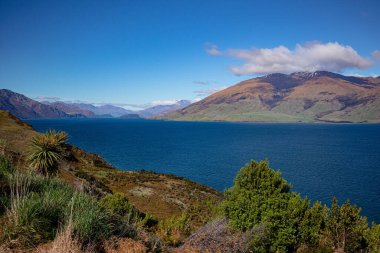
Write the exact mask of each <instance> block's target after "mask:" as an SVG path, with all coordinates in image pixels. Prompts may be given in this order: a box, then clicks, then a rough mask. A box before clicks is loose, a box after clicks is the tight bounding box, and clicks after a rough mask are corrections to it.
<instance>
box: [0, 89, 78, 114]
mask: <svg viewBox="0 0 380 253" xmlns="http://www.w3.org/2000/svg"><path fill="white" fill-rule="evenodd" d="M0 110H6V111H8V112H10V113H12V114H13V115H15V116H17V117H19V118H67V117H71V116H76V115H69V114H66V113H65V112H64V111H62V110H60V109H58V108H55V107H52V106H50V105H45V104H43V103H40V102H37V101H35V100H33V99H30V98H28V97H26V96H24V95H22V94H18V93H16V92H13V91H10V90H6V89H0Z"/></svg>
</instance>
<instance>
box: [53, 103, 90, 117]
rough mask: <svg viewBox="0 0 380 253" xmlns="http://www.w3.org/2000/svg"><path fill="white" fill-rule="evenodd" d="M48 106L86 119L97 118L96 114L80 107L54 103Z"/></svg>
mask: <svg viewBox="0 0 380 253" xmlns="http://www.w3.org/2000/svg"><path fill="white" fill-rule="evenodd" d="M48 105H50V106H52V107H54V108H56V109H58V110H61V111H63V112H65V113H67V114H69V115H81V116H83V117H86V118H94V117H96V115H95V113H93V112H92V111H90V110H86V109H82V108H80V107H79V106H76V105H72V104H68V103H64V102H54V103H49V104H48Z"/></svg>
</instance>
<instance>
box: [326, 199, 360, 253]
mask: <svg viewBox="0 0 380 253" xmlns="http://www.w3.org/2000/svg"><path fill="white" fill-rule="evenodd" d="M360 211H361V209H360V208H358V207H357V206H355V205H351V204H350V202H349V201H348V200H347V201H346V202H345V203H343V204H342V205H339V204H338V200H337V199H336V198H333V200H332V204H331V208H330V209H327V210H326V213H325V223H326V227H325V229H324V230H323V231H322V233H323V235H324V237H325V238H326V241H327V243H328V245H329V246H331V247H333V248H334V249H343V250H344V251H345V252H359V251H361V250H362V249H364V248H365V247H366V246H367V242H366V239H365V234H366V233H367V231H368V223H367V219H366V217H363V216H361V215H360Z"/></svg>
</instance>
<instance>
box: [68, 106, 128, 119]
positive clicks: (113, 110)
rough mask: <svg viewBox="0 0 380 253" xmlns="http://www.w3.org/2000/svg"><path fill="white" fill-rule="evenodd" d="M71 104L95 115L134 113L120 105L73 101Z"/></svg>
mask: <svg viewBox="0 0 380 253" xmlns="http://www.w3.org/2000/svg"><path fill="white" fill-rule="evenodd" d="M71 105H74V106H77V107H79V108H81V109H83V110H87V111H91V112H93V113H94V114H95V115H98V116H106V115H111V116H112V117H120V116H123V115H126V114H133V113H135V112H134V111H131V110H126V109H124V108H122V107H119V106H114V105H101V106H94V105H92V104H86V103H73V104H71Z"/></svg>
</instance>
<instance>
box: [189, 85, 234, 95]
mask: <svg viewBox="0 0 380 253" xmlns="http://www.w3.org/2000/svg"><path fill="white" fill-rule="evenodd" d="M225 88H227V87H220V88H214V89H207V90H195V91H193V92H194V93H195V94H198V96H209V95H211V94H214V93H216V92H218V91H221V90H224V89H225Z"/></svg>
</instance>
